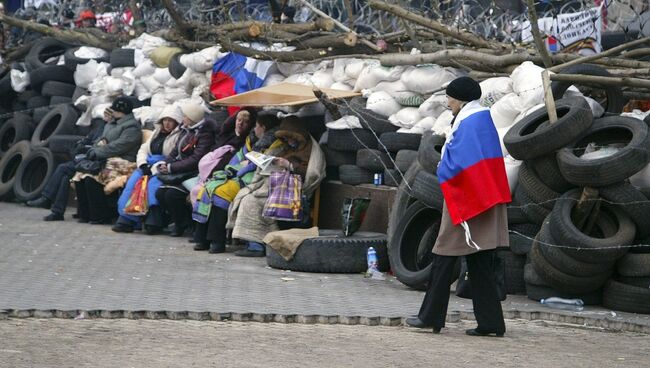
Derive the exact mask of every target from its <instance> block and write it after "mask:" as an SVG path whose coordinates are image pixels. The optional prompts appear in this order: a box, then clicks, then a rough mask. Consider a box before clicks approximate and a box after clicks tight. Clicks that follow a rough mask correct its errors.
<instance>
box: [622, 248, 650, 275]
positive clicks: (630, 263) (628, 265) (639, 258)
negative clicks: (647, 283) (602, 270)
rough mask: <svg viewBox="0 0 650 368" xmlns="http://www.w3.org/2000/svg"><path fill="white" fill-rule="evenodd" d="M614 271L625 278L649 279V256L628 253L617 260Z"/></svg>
mask: <svg viewBox="0 0 650 368" xmlns="http://www.w3.org/2000/svg"><path fill="white" fill-rule="evenodd" d="M616 270H617V271H618V273H619V275H622V276H627V277H650V254H636V253H628V254H626V255H624V256H623V257H622V258H621V259H619V260H618V262H617V264H616Z"/></svg>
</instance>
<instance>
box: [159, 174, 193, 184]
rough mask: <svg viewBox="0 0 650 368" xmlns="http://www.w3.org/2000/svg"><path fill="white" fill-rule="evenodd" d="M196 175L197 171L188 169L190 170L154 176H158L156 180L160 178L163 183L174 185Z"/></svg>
mask: <svg viewBox="0 0 650 368" xmlns="http://www.w3.org/2000/svg"><path fill="white" fill-rule="evenodd" d="M197 175H198V172H196V171H190V172H184V173H178V174H158V175H156V177H158V180H160V181H161V182H162V183H163V184H167V185H176V184H181V183H183V182H184V181H185V180H187V179H190V178H192V177H195V176H197Z"/></svg>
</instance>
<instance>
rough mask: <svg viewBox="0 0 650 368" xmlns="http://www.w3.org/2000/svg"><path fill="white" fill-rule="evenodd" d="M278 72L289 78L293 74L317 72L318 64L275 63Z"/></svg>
mask: <svg viewBox="0 0 650 368" xmlns="http://www.w3.org/2000/svg"><path fill="white" fill-rule="evenodd" d="M277 68H278V71H279V72H280V73H281V74H282V75H284V76H285V77H287V78H289V77H291V76H293V75H295V74H302V73H314V72H315V71H316V70H318V64H314V63H312V64H297V63H277Z"/></svg>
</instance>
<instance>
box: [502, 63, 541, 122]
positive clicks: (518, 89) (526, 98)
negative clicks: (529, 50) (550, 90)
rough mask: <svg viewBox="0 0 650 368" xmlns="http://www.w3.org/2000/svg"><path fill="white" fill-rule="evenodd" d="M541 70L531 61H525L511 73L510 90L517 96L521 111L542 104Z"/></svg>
mask: <svg viewBox="0 0 650 368" xmlns="http://www.w3.org/2000/svg"><path fill="white" fill-rule="evenodd" d="M543 70H544V69H543V68H541V67H539V66H537V65H535V64H533V63H532V62H531V61H525V62H523V63H522V64H521V65H519V66H518V67H516V68H515V70H513V71H512V74H511V75H510V78H511V79H512V90H513V91H514V93H516V94H517V95H518V96H519V104H518V106H521V108H522V109H521V111H523V110H526V109H529V108H531V107H533V106H535V105H537V104H540V103H542V102H544V88H543V86H542V71H543Z"/></svg>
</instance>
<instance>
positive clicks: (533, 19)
mask: <svg viewBox="0 0 650 368" xmlns="http://www.w3.org/2000/svg"><path fill="white" fill-rule="evenodd" d="M526 4H527V6H528V19H529V20H530V31H531V33H532V34H533V40H534V41H535V46H536V47H537V51H538V52H539V55H540V56H541V57H542V62H543V63H544V67H546V68H550V67H552V66H553V61H552V60H551V55H550V54H549V52H548V50H547V49H546V44H544V40H542V34H541V33H540V32H539V25H538V24H537V10H536V9H535V4H534V3H533V0H526Z"/></svg>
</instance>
